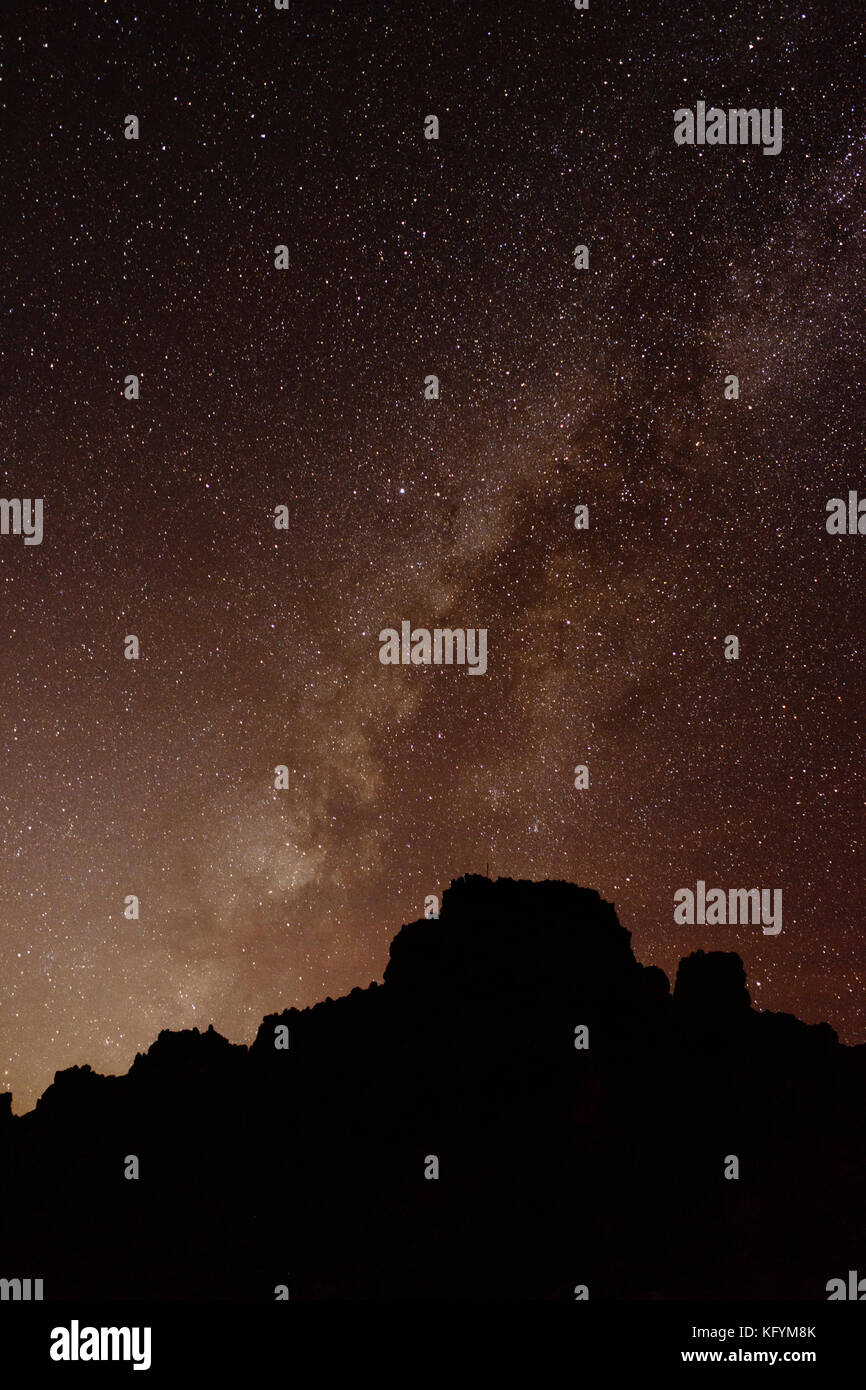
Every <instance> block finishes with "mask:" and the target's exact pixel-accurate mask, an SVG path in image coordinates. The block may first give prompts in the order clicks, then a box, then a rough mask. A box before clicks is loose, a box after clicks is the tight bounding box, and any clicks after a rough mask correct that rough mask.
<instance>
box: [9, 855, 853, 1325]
mask: <svg viewBox="0 0 866 1390" xmlns="http://www.w3.org/2000/svg"><path fill="white" fill-rule="evenodd" d="M280 1029H284V1030H285V1029H287V1030H288V1046H287V1047H278V1046H276V1045H275V1044H276V1042H277V1038H278V1030H280ZM584 1030H585V1031H584ZM284 1040H285V1039H284V1038H282V1039H281V1041H284ZM584 1044H585V1045H584ZM864 1099H866V1047H862V1046H861V1047H860V1048H850V1047H846V1046H844V1045H843V1044H840V1043H839V1041H838V1039H837V1037H836V1034H835V1033H834V1031H833V1030H832V1028H830V1027H829V1026H828V1025H827V1024H814V1025H810V1024H805V1023H802V1022H801V1021H800V1020H798V1019H796V1018H794V1017H793V1016H791V1015H787V1014H773V1013H769V1012H766V1011H762V1012H756V1011H755V1010H754V1009H753V1008H752V1005H751V1000H750V998H749V993H748V988H747V982H746V974H745V970H744V968H743V963H742V961H741V959H740V957H739V956H738V955H736V954H735V953H732V952H718V951H709V952H707V951H704V950H702V949H699V950H696V951H695V952H693V953H691V954H690V955H689V956H686V957H684V958H683V960H682V961H681V962H680V965H679V969H678V972H677V976H676V980H675V983H674V988H673V990H671V988H670V983H669V981H668V979H667V977H666V976H665V974H664V973H663V972H662V971H661V970H659V969H658V968H657V967H655V966H643V965H641V964H640V963H639V962H638V961H636V959H635V957H634V954H633V952H632V948H631V933H630V932H628V931H627V930H626V929H625V928H624V927H623V926H622V925H621V924H620V923H619V921H618V918H617V916H616V913H615V910H614V908H613V906H612V905H611V904H610V903H607V902H605V901H604V900H603V899H602V898H601V897H600V895H599V894H598V893H597V892H595V891H594V890H591V889H586V888H579V887H577V886H576V885H573V884H569V883H565V882H562V881H557V880H546V881H544V882H538V883H535V882H531V881H528V880H511V879H497V880H496V881H495V882H493V881H491V880H489V879H486V878H483V877H481V876H479V875H469V876H465V877H463V878H460V879H457V880H454V881H453V882H452V884H451V886H450V888H448V889H446V891H445V893H444V894H443V898H442V907H441V912H440V915H439V917H438V918H437V919H426V918H422V919H420V920H418V921H415V922H412V923H409V924H407V925H406V926H404V927H402V928H401V930H400V931H399V932H398V933H397V935H396V936H395V937H394V939H393V941H392V942H391V947H390V954H389V961H388V964H387V966H386V968H385V971H384V978H383V982H382V983H381V984H380V983H378V982H375V981H374V982H373V983H371V984H370V985H369V986H368V987H367V988H366V989H361V988H359V987H356V988H355V989H353V990H352V991H351V992H350V993H349V994H347V995H345V996H343V997H341V998H339V999H336V1000H332V999H330V998H329V999H326V1000H323V1001H320V1002H319V1003H317V1004H315V1005H313V1006H312V1007H310V1008H308V1009H304V1010H298V1009H287V1010H283V1011H281V1012H277V1013H273V1014H269V1015H266V1016H265V1018H264V1019H263V1020H262V1023H261V1026H260V1027H259V1029H258V1032H257V1034H256V1037H255V1039H254V1040H253V1042H252V1043H251V1044H250V1045H249V1046H248V1047H247V1046H245V1045H243V1044H234V1043H231V1042H229V1041H227V1040H226V1039H225V1038H223V1037H222V1036H221V1035H220V1034H219V1033H217V1032H215V1030H214V1029H213V1027H212V1026H211V1027H210V1028H208V1029H207V1030H205V1031H202V1032H200V1031H199V1030H198V1029H187V1030H181V1031H173V1030H163V1031H162V1032H161V1033H160V1034H159V1036H158V1037H157V1039H156V1040H155V1041H154V1042H153V1043H152V1044H151V1046H150V1048H148V1050H147V1052H145V1053H139V1054H138V1055H137V1056H136V1058H135V1060H134V1062H133V1064H132V1066H131V1067H130V1069H129V1071H128V1072H127V1073H126V1075H124V1076H118V1077H110V1076H100V1075H98V1074H97V1073H95V1072H93V1071H92V1070H91V1068H90V1067H87V1066H84V1067H72V1068H68V1069H66V1070H65V1071H60V1072H58V1073H57V1074H56V1076H55V1080H54V1082H53V1084H52V1085H51V1086H49V1087H48V1088H47V1090H46V1091H45V1092H44V1093H43V1095H42V1096H41V1097H40V1099H39V1101H38V1102H37V1105H36V1107H35V1109H34V1110H33V1111H30V1112H28V1113H27V1114H25V1115H21V1116H13V1115H12V1113H11V1096H8V1095H6V1096H4V1097H2V1101H3V1105H2V1106H0V1181H2V1182H3V1184H4V1190H5V1191H6V1192H7V1193H9V1192H11V1193H13V1194H14V1196H15V1201H14V1202H12V1203H7V1204H6V1210H5V1211H3V1213H2V1214H0V1251H2V1259H3V1265H4V1268H2V1269H0V1276H3V1277H7V1278H8V1277H12V1276H15V1275H18V1276H32V1277H40V1278H43V1279H44V1283H45V1297H46V1298H60V1297H82V1296H89V1297H107V1298H140V1297H156V1298H177V1299H182V1298H202V1297H204V1298H227V1299H262V1298H266V1299H272V1298H274V1296H275V1289H277V1288H278V1287H285V1288H286V1289H288V1291H289V1296H290V1297H291V1298H293V1299H294V1298H302V1299H303V1298H308V1299H357V1298H408V1299H412V1298H414V1299H431V1298H432V1299H473V1300H477V1299H489V1298H507V1299H511V1298H518V1299H523V1298H531V1299H573V1298H574V1296H575V1292H574V1291H575V1289H576V1288H578V1287H581V1286H583V1287H586V1289H587V1290H588V1295H589V1297H590V1298H591V1299H596V1298H602V1299H618V1298H642V1299H659V1298H683V1297H690V1298H691V1297H697V1298H740V1297H742V1298H748V1297H759V1298H768V1299H776V1298H798V1299H800V1298H804V1299H822V1298H825V1297H826V1294H825V1291H824V1290H825V1286H826V1283H827V1281H828V1280H829V1279H830V1278H832V1277H834V1276H837V1275H839V1274H842V1273H844V1272H845V1271H846V1270H847V1269H849V1268H857V1267H858V1260H859V1262H860V1265H863V1262H864V1253H863V1241H864V1236H866V1219H864V1215H863V1208H864V1204H863V1202H862V1199H861V1198H860V1195H859V1194H860V1180H861V1176H862V1173H863V1172H864V1158H866V1122H864V1113H866V1107H864V1105H863V1101H864ZM133 1155H134V1156H135V1157H136V1159H137V1160H138V1164H139V1167H140V1176H139V1177H138V1178H132V1179H130V1178H126V1177H124V1171H125V1169H126V1168H128V1159H129V1158H130V1156H133ZM731 1156H734V1157H736V1158H737V1161H738V1163H739V1167H740V1174H739V1177H738V1178H734V1179H731V1178H726V1177H725V1176H724V1173H725V1169H726V1167H729V1166H730V1164H729V1160H730V1158H731ZM433 1158H435V1160H436V1163H437V1164H438V1169H439V1172H438V1176H435V1177H434V1176H430V1170H431V1167H432V1166H433V1165H432V1164H431V1159H433ZM425 1174H426V1176H425Z"/></svg>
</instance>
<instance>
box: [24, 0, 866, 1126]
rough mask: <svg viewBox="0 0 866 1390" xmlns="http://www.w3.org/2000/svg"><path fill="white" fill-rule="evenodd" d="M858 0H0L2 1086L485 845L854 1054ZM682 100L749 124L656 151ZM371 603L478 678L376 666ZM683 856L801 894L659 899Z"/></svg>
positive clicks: (321, 962) (372, 926) (688, 879)
mask: <svg viewBox="0 0 866 1390" xmlns="http://www.w3.org/2000/svg"><path fill="white" fill-rule="evenodd" d="M859 10H860V6H859V5H857V4H855V3H854V0H817V3H811V0H810V3H809V4H806V3H805V0H797V3H796V4H794V3H789V0H774V2H773V3H772V4H763V3H759V0H748V3H738V2H737V0H731V3H725V4H722V5H720V6H719V5H694V4H689V5H685V4H680V5H675V4H658V3H656V4H648V3H637V0H616V3H613V0H590V7H589V9H588V10H587V11H585V12H578V11H575V9H574V7H573V6H572V5H571V4H569V3H568V0H543V2H542V0H533V3H518V2H517V0H502V2H501V3H493V0H482V2H481V3H479V4H477V5H467V4H465V0H437V3H435V4H430V5H428V6H419V5H418V4H417V3H408V0H405V2H404V0H395V3H384V0H371V3H367V4H364V5H358V6H356V5H350V4H345V3H342V4H334V5H331V4H326V3H322V0H291V7H290V10H289V12H288V13H285V12H281V11H277V10H276V9H275V8H274V7H273V5H272V4H269V3H265V0H258V2H257V3H254V2H253V0H244V2H243V3H241V0H221V3H219V4H213V3H209V4H208V3H202V2H201V0H184V3H183V4H177V3H173V4H167V3H163V0H149V3H148V4H146V5H138V4H135V3H128V2H127V3H119V2H116V0H105V3H98V2H97V0H92V3H88V4H75V5H66V4H62V3H60V2H59V0H51V3H35V0H27V3H14V2H13V0H6V3H4V7H3V14H2V19H0V25H2V35H3V50H4V53H5V61H4V67H3V80H2V83H0V103H2V116H3V129H4V140H3V198H2V204H0V222H2V231H3V248H4V250H3V259H2V275H0V284H2V293H0V316H2V333H0V411H2V441H3V450H2V460H3V495H4V496H5V497H7V498H14V497H18V498H23V497H30V498H34V497H41V498H43V499H44V540H43V543H42V544H41V545H40V546H25V545H24V544H23V539H22V537H20V536H15V535H5V536H0V594H2V602H0V697H2V698H0V745H2V750H3V775H2V778H0V856H2V857H0V863H2V875H0V963H2V992H0V1073H2V1076H0V1088H3V1087H5V1088H6V1089H11V1090H12V1091H13V1092H14V1108H15V1109H16V1111H19V1112H20V1111H23V1110H26V1109H29V1108H31V1107H32V1105H33V1104H34V1103H35V1101H36V1099H37V1098H38V1096H39V1094H40V1093H41V1091H42V1090H43V1089H44V1088H45V1086H46V1085H48V1084H49V1083H50V1081H51V1079H52V1077H53V1074H54V1072H55V1070H56V1069H59V1068H63V1067H67V1066H71V1065H74V1064H84V1063H89V1064H90V1065H92V1066H93V1067H94V1068H95V1069H97V1070H102V1071H106V1072H122V1071H125V1070H126V1069H127V1067H128V1066H129V1065H130V1063H131V1062H132V1060H133V1058H134V1056H135V1054H136V1052H137V1051H143V1050H145V1049H146V1048H147V1046H148V1045H149V1044H150V1042H151V1041H152V1040H153V1039H154V1038H155V1037H156V1035H157V1033H158V1032H159V1030H160V1029H162V1028H185V1027H193V1026H198V1027H201V1028H204V1027H206V1026H207V1025H208V1024H210V1023H213V1024H214V1026H215V1027H216V1028H217V1029H218V1030H220V1031H221V1032H223V1033H224V1034H225V1035H226V1036H228V1037H230V1038H231V1039H232V1040H234V1041H238V1042H244V1041H249V1040H251V1038H252V1036H253V1035H254V1033H255V1030H256V1027H257V1025H258V1023H259V1021H260V1019H261V1017H262V1015H263V1014H264V1013H265V1012H270V1011H273V1010H275V1009H278V1008H282V1007H288V1006H291V1005H297V1006H305V1005H309V1004H312V1003H314V1002H315V1001H316V1000H318V999H321V998H323V997H325V996H326V995H328V994H330V995H332V996H337V995H338V994H341V993H344V992H346V991H347V990H348V989H350V988H351V987H352V986H354V985H361V986H366V985H367V984H368V983H369V982H370V980H371V979H379V978H381V975H382V971H383V969H384V966H385V964H386V962H387V949H388V942H389V940H390V939H391V937H392V936H393V935H394V933H395V932H396V931H397V930H398V929H399V927H400V925H401V924H402V923H403V922H406V921H411V920H414V919H415V918H417V917H420V916H422V915H423V908H424V898H425V896H426V895H427V894H431V893H441V891H442V889H443V888H444V887H445V886H447V884H448V882H449V881H450V879H451V878H452V877H457V876H459V875H461V874H463V873H467V872H484V871H485V867H486V865H487V864H488V863H489V865H490V872H491V875H492V876H510V877H515V878H517V877H528V878H546V877H555V878H565V879H569V880H572V881H575V882H578V883H581V884H584V885H586V886H589V887H593V888H597V889H598V890H599V891H600V892H601V894H602V896H604V897H606V898H607V899H609V900H611V901H613V902H614V903H615V905H616V908H617V911H618V913H619V916H620V919H621V921H622V922H623V924H624V926H626V927H627V928H628V929H629V930H630V931H631V932H632V933H633V946H634V949H635V952H636V955H637V956H638V958H639V959H640V960H642V961H644V962H645V963H647V964H650V963H652V964H657V965H660V966H661V967H662V968H663V969H664V970H666V971H667V972H668V973H669V974H672V973H673V972H674V971H675V969H676V963H677V961H678V960H679V958H680V956H682V955H684V954H686V953H688V952H689V951H692V950H695V949H697V948H698V947H704V948H705V949H722V950H737V951H739V952H740V953H741V955H742V956H743V958H744V960H745V963H746V967H747V971H748V974H749V979H750V986H751V990H752V995H753V999H754V1000H755V1002H756V1004H757V1005H758V1006H760V1007H763V1008H772V1009H777V1010H786V1011H789V1012H794V1013H797V1014H798V1015H799V1016H800V1017H802V1018H804V1019H806V1020H807V1021H810V1022H817V1021H819V1020H822V1019H826V1020H827V1021H829V1022H830V1023H831V1024H832V1025H833V1026H834V1027H835V1028H836V1029H837V1031H838V1032H839V1034H840V1036H841V1038H842V1039H843V1041H846V1042H850V1043H854V1042H862V1041H864V1040H866V1027H864V1016H863V1008H862V1000H863V995H862V986H863V953H862V915H863V906H862V896H863V886H864V876H863V827H864V823H866V819H864V814H863V808H864V789H866V779H864V771H863V765H864V732H863V731H864V727H866V724H864V714H866V690H864V680H863V658H864V633H863V611H864V610H863V600H864V580H863V575H864V550H866V539H864V538H863V537H860V536H831V535H828V533H827V531H826V526H825V520H826V504H827V501H828V500H829V499H830V498H832V497H839V496H841V497H847V493H848V490H849V489H854V490H856V489H860V493H861V495H864V496H866V469H864V463H863V453H862V424H863V419H862V417H863V413H864V410H863V381H862V372H858V367H859V366H860V363H861V361H862V350H863V341H862V319H863V315H862V308H863V293H862V285H863V280H862V268H863V261H862V252H863V227H864V168H866V159H864V155H866V150H864V119H863V110H862V104H861V100H860V96H861V93H862V80H861V79H860V77H859V74H860V73H861V72H862V70H863V56H864V54H863V44H862V33H861V32H860V30H859V28H858V11H859ZM698 100H705V101H706V102H707V103H708V104H718V105H720V106H722V107H727V106H735V107H740V106H742V107H759V108H762V107H770V108H773V107H779V108H781V109H782V111H783V145H782V150H781V152H780V153H779V154H778V155H777V156H775V157H767V156H764V155H763V153H762V151H761V149H760V148H754V147H697V146H692V147H684V146H677V145H675V143H674V140H673V129H674V121H673V112H674V110H675V109H677V108H681V107H692V108H694V106H695V104H696V102H697V101H698ZM128 114H135V115H137V116H138V118H139V122H140V138H139V139H138V140H137V141H133V140H126V139H125V138H124V134H123V131H124V120H125V117H126V116H127V115H128ZM431 114H435V115H436V116H437V117H438V119H439V122H440V137H439V139H438V141H433V140H426V139H425V138H424V122H425V118H426V117H427V116H428V115H431ZM278 244H285V245H286V246H287V247H288V248H289V260H290V264H289V268H288V270H284V271H278V270H277V269H275V265H274V248H275V247H276V246H277V245H278ZM578 244H585V245H586V246H587V247H588V249H589V268H588V269H586V270H583V271H578V270H576V269H575V267H574V264H573V252H574V248H575V246H576V245H578ZM858 271H859V275H858ZM129 373H136V374H138V375H139V376H140V384H141V396H140V399H139V400H137V401H129V400H126V399H125V398H124V394H123V383H124V378H125V377H126V376H127V374H129ZM431 373H432V374H436V375H437V376H438V377H439V380H440V398H439V400H435V401H431V400H426V399H425V395H424V379H425V377H426V376H427V375H428V374H431ZM728 373H734V374H737V375H738V377H739V381H740V395H739V399H738V400H736V401H734V400H726V399H725V396H724V379H725V376H726V375H727V374H728ZM579 504H585V505H588V507H589V509H590V526H589V529H588V530H585V531H578V530H576V529H575V527H574V508H575V506H577V505H579ZM278 506H286V507H288V510H289V525H288V529H287V530H280V531H278V530H276V529H275V527H274V510H275V508H276V507H278ZM403 619H407V620H409V621H410V622H411V623H412V624H413V626H421V627H427V628H431V629H432V628H434V627H437V626H438V627H451V628H454V627H458V628H468V627H484V628H486V629H487V632H488V670H487V674H486V675H484V676H483V677H480V676H479V677H476V678H469V677H468V673H467V671H466V669H465V668H460V667H456V666H455V667H453V668H447V667H435V666H410V667H403V666H397V667H391V666H383V665H382V664H381V663H380V662H379V659H378V653H379V645H380V644H379V640H378V634H379V632H380V630H382V629H384V628H388V627H399V625H400V622H401V621H402V620H403ZM130 633H133V634H136V635H137V636H138V638H139V641H140V644H141V655H140V659H139V660H138V661H130V660H126V659H124V655H123V652H124V638H125V636H126V635H127V634H130ZM728 634H735V635H737V636H738V638H739V641H740V659H739V660H738V661H726V660H725V659H724V655H723V648H724V639H725V637H726V636H727V635H728ZM279 764H284V765H285V766H286V767H287V768H288V769H289V787H288V789H286V790H283V791H277V790H275V788H274V768H275V767H276V766H277V765H279ZM578 764H586V765H587V766H588V768H589V776H590V785H589V787H588V789H586V790H582V791H578V790H576V789H575V787H574V768H575V766H576V765H578ZM698 879H704V880H705V881H706V882H707V884H708V886H713V885H720V886H723V887H726V888H727V887H751V886H760V887H765V888H781V889H782V890H783V901H784V925H783V929H782V932H781V933H780V934H779V935H778V936H764V935H763V934H762V933H761V930H760V927H759V926H751V925H746V926H739V925H736V926H728V927H721V926H717V927H706V926H704V927H701V926H692V927H689V926H680V925H675V923H674V920H673V905H674V893H675V892H676V890H677V889H678V888H680V887H691V888H694V887H695V883H696V881H697V880H698ZM128 894H136V895H138V896H139V897H140V902H141V908H140V912H141V915H140V919H139V920H138V921H132V920H127V919H126V918H125V917H124V911H123V909H124V900H125V898H126V895H128Z"/></svg>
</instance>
